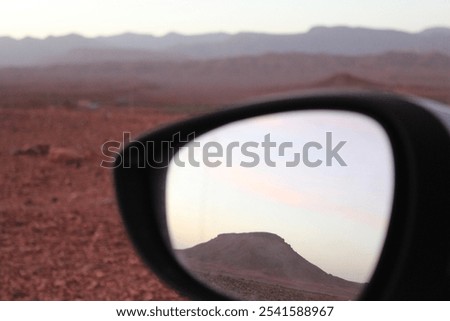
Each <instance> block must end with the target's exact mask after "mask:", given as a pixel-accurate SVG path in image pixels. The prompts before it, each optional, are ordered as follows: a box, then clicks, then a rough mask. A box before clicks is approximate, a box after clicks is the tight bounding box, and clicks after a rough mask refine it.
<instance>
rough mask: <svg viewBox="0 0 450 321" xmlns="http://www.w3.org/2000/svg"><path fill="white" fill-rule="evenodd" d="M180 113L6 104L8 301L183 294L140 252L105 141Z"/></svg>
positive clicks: (2, 146)
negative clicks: (124, 216) (105, 158)
mask: <svg viewBox="0 0 450 321" xmlns="http://www.w3.org/2000/svg"><path fill="white" fill-rule="evenodd" d="M180 117H181V116H180V115H175V114H163V113H161V112H156V111H152V110H149V109H126V110H120V109H109V110H106V109H101V110H95V111H90V110H69V109H64V108H57V109H52V108H41V109H16V110H13V109H0V161H1V164H2V166H1V168H0V229H1V230H0V271H1V272H0V299H1V300H177V299H181V297H180V296H179V295H178V294H176V293H175V292H174V291H172V290H170V289H168V288H167V287H165V286H164V285H162V284H161V283H160V282H159V281H158V279H157V278H156V277H155V276H154V275H152V273H151V272H149V271H148V270H147V268H146V267H145V266H144V265H143V263H142V262H141V261H140V259H139V258H138V256H137V255H136V254H135V252H134V250H133V248H132V246H131V244H130V242H129V240H128V239H127V236H126V234H125V230H124V228H123V226H122V223H121V220H120V217H119V213H118V210H117V207H116V203H115V199H114V194H113V188H112V179H111V171H110V170H108V169H104V168H101V167H100V166H99V164H100V160H101V159H102V158H101V156H102V155H101V151H100V146H101V145H102V144H103V143H104V142H105V141H107V140H110V139H115V140H121V134H122V132H123V131H128V132H131V133H132V135H133V136H136V135H138V134H140V133H142V132H143V131H145V130H147V129H150V128H152V127H155V126H157V125H158V124H162V123H166V122H169V121H172V120H174V119H176V118H180ZM39 144H40V145H41V147H42V146H44V148H39V146H37V145H39ZM29 147H32V148H29ZM74 153H75V155H74ZM33 154H34V155H33ZM77 155H78V156H77ZM80 155H81V156H80Z"/></svg>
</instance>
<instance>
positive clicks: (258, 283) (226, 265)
mask: <svg viewBox="0 0 450 321" xmlns="http://www.w3.org/2000/svg"><path fill="white" fill-rule="evenodd" d="M176 254H177V257H178V258H179V260H180V262H181V263H182V264H183V265H184V266H185V267H187V268H188V269H189V270H190V271H191V272H192V274H193V275H194V276H195V277H197V278H198V279H200V280H202V281H204V282H206V283H207V284H209V285H210V286H211V287H213V288H216V289H220V290H222V291H223V292H225V293H227V294H229V295H232V296H234V297H236V298H245V299H248V298H251V299H257V300H278V299H287V300H308V299H310V300H327V299H328V300H349V299H355V298H356V297H357V296H358V294H359V293H360V291H361V289H362V286H363V285H362V284H359V283H355V282H350V281H347V280H344V279H341V278H338V277H336V276H333V275H331V274H328V273H326V272H325V271H323V270H322V269H320V268H319V267H317V266H316V265H314V264H312V263H311V262H308V261H307V260H306V259H305V258H303V257H302V256H301V255H299V254H298V253H297V252H295V251H294V250H293V249H292V247H291V246H290V245H289V244H288V243H286V242H285V241H284V239H283V238H281V237H280V236H278V235H276V234H272V233H266V232H253V233H228V234H220V235H218V236H217V237H216V238H214V239H212V240H210V241H208V242H205V243H201V244H198V245H196V246H194V247H192V248H188V249H184V250H177V251H176Z"/></svg>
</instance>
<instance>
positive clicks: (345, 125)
mask: <svg viewBox="0 0 450 321" xmlns="http://www.w3.org/2000/svg"><path fill="white" fill-rule="evenodd" d="M326 132H331V133H332V144H331V145H332V147H333V148H334V147H335V146H336V145H337V144H338V143H339V142H340V141H346V142H347V143H345V144H344V145H343V147H342V148H341V149H340V152H339V155H340V156H342V159H343V160H344V161H345V162H346V163H347V166H340V165H339V164H338V163H337V162H336V161H335V160H333V163H332V165H333V166H328V167H327V166H325V162H324V163H323V164H322V166H318V167H314V168H311V167H307V166H305V165H304V164H303V163H300V164H299V165H298V166H294V167H287V166H285V163H286V161H290V160H292V159H294V157H293V152H300V154H302V153H303V149H302V146H304V145H305V144H306V143H307V142H310V141H314V142H318V143H320V144H321V145H322V146H323V149H321V150H316V149H315V148H312V149H311V153H310V154H309V156H308V158H309V159H310V160H312V161H315V160H317V159H322V160H323V159H324V152H325V149H326V148H325V146H326ZM267 133H270V135H271V140H272V141H274V142H277V146H280V143H282V142H292V143H293V146H294V148H292V149H287V150H286V153H285V156H280V153H279V152H278V151H277V148H276V147H275V148H274V149H273V150H272V151H273V153H272V154H271V159H272V160H275V161H276V166H275V167H269V166H265V162H264V161H263V159H264V158H263V155H264V152H263V149H262V148H252V149H251V150H252V151H253V152H257V153H258V155H260V160H261V161H260V163H259V164H258V166H257V167H253V168H244V167H241V166H239V163H240V161H245V162H248V161H250V159H249V158H248V157H247V156H245V155H242V154H241V153H240V152H239V149H237V150H235V153H233V155H232V164H231V165H232V167H226V166H219V167H215V168H212V167H206V166H201V167H190V166H188V165H189V164H186V167H178V166H176V165H175V163H173V165H171V167H170V168H169V174H168V194H167V200H166V204H167V212H168V213H167V216H168V227H169V234H170V236H171V238H172V241H173V244H174V247H175V248H186V247H191V246H193V245H196V244H198V243H201V242H206V241H208V240H210V239H212V238H214V237H216V236H217V235H218V234H220V233H231V232H272V233H275V234H278V235H279V236H281V237H282V238H284V239H285V240H286V242H287V243H289V244H290V245H291V246H292V247H293V248H294V249H295V250H296V251H297V252H298V253H299V254H300V255H302V256H303V257H304V258H306V259H307V260H309V261H310V262H312V263H313V264H316V265H318V266H319V267H320V268H322V269H324V270H325V271H326V272H328V273H332V274H333V275H338V276H340V277H343V278H346V279H348V280H353V281H358V282H367V281H368V280H369V278H370V275H371V273H372V271H373V268H374V266H375V264H376V262H377V260H378V256H379V253H380V250H381V246H382V245H383V241H384V237H385V232H386V229H387V226H388V223H389V218H390V211H391V205H392V193H393V184H394V183H393V182H394V178H393V177H394V172H393V158H392V151H391V147H390V143H389V140H388V138H387V135H386V134H385V133H384V130H383V129H382V128H381V126H380V125H378V124H377V123H376V122H375V121H373V120H372V119H370V118H368V117H367V116H362V115H359V114H355V113H351V112H324V111H322V112H321V111H318V112H315V111H310V112H296V113H280V114H277V115H275V116H265V117H260V118H255V119H253V120H244V121H242V122H237V123H232V124H230V125H227V126H224V127H222V128H219V129H216V130H213V131H211V132H210V133H207V134H205V135H202V136H201V137H199V138H198V139H197V141H198V142H202V143H201V146H204V144H205V143H206V142H220V143H221V145H222V146H223V148H224V150H225V148H226V146H229V145H230V143H231V142H233V141H237V142H240V146H242V145H243V143H244V142H262V141H263V140H264V136H265V135H266V134H267ZM213 150H214V149H213ZM195 151H197V153H196V154H195V155H196V157H195V159H196V160H198V161H199V160H202V158H201V157H200V155H201V148H199V149H196V150H195ZM181 153H182V154H183V156H182V157H183V158H184V159H185V158H186V157H187V154H188V151H187V150H183V151H182V152H181ZM224 154H225V151H224ZM301 157H304V155H303V156H301ZM226 159H227V158H225V157H218V158H213V159H212V160H213V161H216V160H221V161H222V162H223V163H224V161H225V160H226Z"/></svg>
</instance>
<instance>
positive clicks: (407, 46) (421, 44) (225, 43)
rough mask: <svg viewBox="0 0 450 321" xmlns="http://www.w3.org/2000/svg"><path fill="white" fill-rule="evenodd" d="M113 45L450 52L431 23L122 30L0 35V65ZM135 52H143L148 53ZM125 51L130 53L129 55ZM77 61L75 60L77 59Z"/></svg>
mask: <svg viewBox="0 0 450 321" xmlns="http://www.w3.org/2000/svg"><path fill="white" fill-rule="evenodd" d="M99 49H101V50H107V51H113V50H118V51H119V54H117V55H115V56H114V57H111V55H109V56H107V57H105V61H120V60H122V59H124V60H130V59H132V60H135V61H141V60H144V59H147V60H152V59H153V57H155V56H156V57H160V56H161V55H163V56H167V57H168V58H167V59H173V58H176V59H214V58H223V57H236V56H243V55H262V54H267V53H295V52H301V53H313V54H316V53H323V54H334V55H349V56H357V55H369V54H380V53H384V52H389V51H412V52H417V53H430V52H441V53H443V54H447V55H450V29H449V28H432V29H427V30H424V31H422V32H419V33H408V32H402V31H396V30H374V29H368V28H350V27H315V28H312V29H311V30H309V31H308V32H305V33H298V34H265V33H237V34H227V33H211V34H201V35H182V34H177V33H169V34H167V35H165V36H159V37H156V36H153V35H146V34H134V33H125V34H121V35H116V36H109V37H104V36H103V37H96V38H86V37H83V36H80V35H77V34H70V35H66V36H59V37H53V36H50V37H47V38H45V39H36V38H29V37H28V38H24V39H20V40H17V39H13V38H10V37H0V66H25V65H42V64H54V63H80V62H82V61H83V60H82V59H80V57H77V59H75V58H74V56H76V54H74V53H73V52H74V51H76V52H78V53H80V51H85V53H84V56H89V55H95V50H99ZM136 51H139V52H147V53H148V57H145V56H142V55H137V56H136V53H135V52H136ZM130 55H131V58H130V57H129V56H130ZM80 60H81V61H80Z"/></svg>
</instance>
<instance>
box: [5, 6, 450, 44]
mask: <svg viewBox="0 0 450 321" xmlns="http://www.w3.org/2000/svg"><path fill="white" fill-rule="evenodd" d="M449 17H450V1H448V0H427V1H423V0H378V1H372V0H370V1H369V0H364V1H363V0H341V1H338V0H308V1H301V0H277V1H274V0H272V1H267V0H246V1H241V0H240V1H236V0H227V1H223V0H222V1H218V0H176V1H175V0H77V1H74V0H71V1H69V0H2V1H1V3H0V36H11V37H15V38H23V37H26V36H32V37H38V38H43V37H47V36H49V35H55V36H59V35H65V34H68V33H78V34H82V35H84V36H89V37H92V36H98V35H113V34H120V33H124V32H136V33H145V34H153V35H158V36H160V35H164V34H167V33H168V32H178V33H184V34H201V33H209V32H228V33H236V32H240V31H255V32H267V33H296V32H304V31H307V30H309V29H310V28H311V27H313V26H318V25H325V26H336V25H347V26H363V27H370V28H376V29H398V30H404V31H409V32H416V31H420V30H423V29H425V28H429V27H436V26H447V27H448V26H450V19H449Z"/></svg>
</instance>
